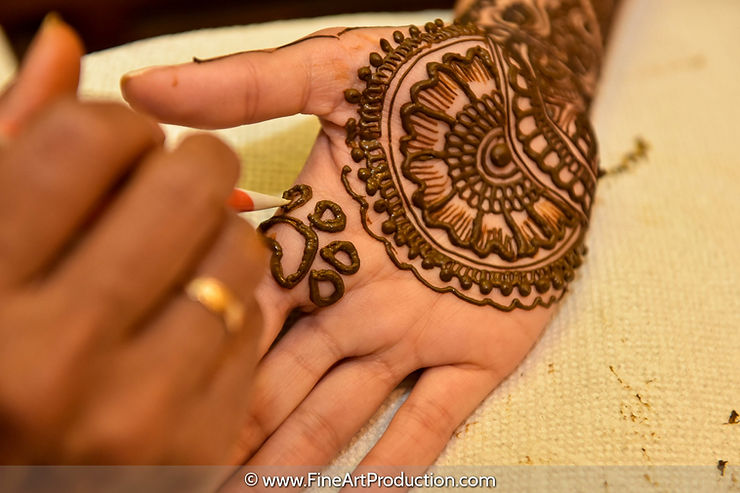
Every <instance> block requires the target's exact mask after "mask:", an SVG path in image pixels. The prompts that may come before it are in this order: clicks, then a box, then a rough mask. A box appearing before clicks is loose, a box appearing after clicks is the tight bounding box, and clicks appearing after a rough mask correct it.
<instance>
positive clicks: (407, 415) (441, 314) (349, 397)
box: [123, 28, 580, 465]
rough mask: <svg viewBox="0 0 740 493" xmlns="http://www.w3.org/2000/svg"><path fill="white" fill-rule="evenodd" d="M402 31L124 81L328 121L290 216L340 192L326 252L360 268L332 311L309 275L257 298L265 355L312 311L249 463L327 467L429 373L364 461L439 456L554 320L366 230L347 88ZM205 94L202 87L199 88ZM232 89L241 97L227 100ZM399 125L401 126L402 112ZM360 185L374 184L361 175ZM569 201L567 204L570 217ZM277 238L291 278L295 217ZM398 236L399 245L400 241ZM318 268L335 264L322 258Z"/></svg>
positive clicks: (284, 356)
mask: <svg viewBox="0 0 740 493" xmlns="http://www.w3.org/2000/svg"><path fill="white" fill-rule="evenodd" d="M393 36H394V31H393V30H392V29H387V28H377V29H369V28H368V29H357V30H342V31H340V30H338V29H336V30H328V31H322V32H321V33H318V34H316V35H314V36H311V37H309V38H307V39H306V40H305V41H303V42H300V43H298V44H295V45H292V46H288V47H286V48H282V49H279V50H275V51H271V52H259V53H258V52H252V53H244V54H240V55H235V56H232V57H227V58H224V59H220V60H217V61H214V62H209V63H208V64H205V65H202V66H198V65H185V66H180V67H174V68H164V69H155V70H154V71H151V72H148V73H145V74H143V75H139V76H137V77H136V78H134V79H130V80H127V81H125V82H124V86H123V87H124V93H125V95H126V96H127V99H128V100H129V101H130V102H132V104H133V105H134V106H135V107H140V108H143V109H145V110H147V111H149V112H151V113H154V114H155V115H156V116H159V117H160V118H162V119H163V120H165V121H169V122H176V123H184V124H191V125H194V126H201V127H214V126H230V125H235V124H238V123H249V122H254V121H259V120H264V119H268V118H271V117H276V116H282V115H286V114H292V113H297V112H304V113H313V114H316V115H318V116H319V117H320V119H321V122H322V131H321V132H320V134H319V136H318V138H317V141H316V143H315V146H314V149H313V151H312V153H311V155H310V157H309V159H308V161H307V163H306V165H305V167H304V169H303V171H302V172H301V174H300V176H299V177H298V179H297V182H298V183H303V184H307V185H310V186H311V187H312V188H313V198H312V199H311V200H310V201H308V202H307V203H306V204H304V205H303V206H301V207H298V208H295V209H293V210H291V211H290V212H289V213H288V215H290V216H292V217H295V218H297V219H299V220H300V221H302V222H303V223H306V224H308V221H307V218H308V214H310V213H311V212H313V211H314V207H315V205H316V203H317V202H318V201H320V200H331V201H333V202H335V203H336V204H337V205H339V206H340V207H341V208H342V209H343V210H344V211H345V213H346V217H347V220H346V227H345V228H344V229H343V231H341V232H338V233H327V232H324V231H317V237H318V242H319V248H322V247H324V246H326V245H328V244H329V243H330V242H332V241H335V240H345V241H351V242H352V243H353V244H354V246H355V247H356V249H357V251H358V253H359V257H360V261H361V267H360V269H359V271H358V272H357V273H356V274H353V275H347V276H343V279H344V281H343V282H344V284H345V289H346V291H345V295H344V297H343V299H341V300H339V301H338V302H336V303H334V304H331V305H329V306H324V307H320V308H316V307H315V306H314V304H313V303H312V302H311V300H310V299H309V288H308V283H309V280H308V276H307V277H306V278H303V279H302V280H301V281H300V283H298V284H297V286H296V287H295V289H292V290H290V291H286V290H285V289H283V288H280V287H279V286H278V285H277V284H276V283H275V281H274V280H273V279H272V278H269V277H268V278H266V279H265V280H264V282H263V284H262V289H261V290H260V291H259V295H258V297H259V301H260V305H261V307H262V309H263V312H264V315H265V320H266V330H265V335H264V338H263V339H264V342H263V351H265V352H266V350H267V347H268V346H270V344H271V343H272V342H273V341H274V340H275V338H276V337H277V335H278V332H279V330H280V327H281V326H282V325H283V322H284V321H285V319H286V317H287V315H288V313H290V312H291V311H292V310H294V309H295V308H303V309H307V310H309V311H308V313H306V314H305V315H304V316H303V317H301V318H300V319H299V320H298V321H297V322H296V323H295V325H294V326H293V327H292V328H291V329H290V330H289V331H288V332H287V333H286V334H285V335H284V336H283V337H282V338H281V339H280V340H279V341H278V342H277V343H276V344H275V345H274V346H273V347H272V349H271V350H270V351H269V352H267V354H266V355H265V357H264V358H263V360H262V363H261V364H260V368H259V370H258V376H257V381H256V383H255V389H256V390H255V392H256V393H255V398H254V401H253V405H252V411H251V413H250V416H249V419H248V420H247V423H246V426H245V433H244V436H243V438H242V441H241V442H240V446H239V450H238V451H237V452H236V458H237V459H238V460H245V459H247V458H248V459H249V463H251V464H259V465H262V464H292V465H301V464H304V465H315V464H321V463H325V462H327V461H329V460H330V459H331V458H332V457H333V456H334V455H335V454H336V453H337V452H338V451H339V450H340V449H341V448H342V447H343V446H344V445H345V444H346V443H347V442H348V441H349V440H350V438H351V437H352V436H353V435H354V434H355V433H356V432H357V430H358V429H359V428H360V427H361V426H362V425H363V424H364V423H365V422H366V421H367V419H369V417H370V416H372V414H373V413H374V412H375V410H376V409H377V408H378V407H379V405H380V404H381V403H382V401H383V400H384V399H385V397H386V396H387V395H388V394H389V393H390V392H391V390H392V389H393V388H395V387H396V386H397V385H398V383H400V381H401V380H402V379H403V378H405V377H406V376H407V375H409V374H411V373H412V372H414V371H416V370H419V369H423V370H424V371H423V373H422V375H421V377H420V379H419V381H418V383H417V384H416V386H415V387H414V389H413V391H412V392H411V394H410V396H409V398H408V399H407V401H406V402H405V403H404V404H403V405H402V407H401V408H400V410H399V411H398V413H397V414H396V416H395V417H394V419H393V421H392V423H391V425H390V426H389V428H388V430H387V431H386V432H385V434H384V436H383V437H382V438H381V440H380V441H379V442H378V443H377V444H376V445H375V447H374V448H373V450H372V451H371V452H370V453H369V454H368V456H367V457H366V458H365V460H364V464H367V465H372V464H383V465H403V464H417V465H425V464H429V463H431V462H432V461H433V460H434V459H435V458H436V456H437V455H438V454H439V453H440V452H441V450H442V448H443V447H444V445H445V444H446V442H447V441H448V440H449V437H450V435H451V434H452V433H453V432H454V429H455V428H456V427H457V426H458V425H459V424H460V423H461V422H462V421H463V420H464V419H465V418H466V417H467V416H468V415H469V414H470V413H471V412H472V411H473V410H474V409H475V407H476V406H477V405H478V404H479V403H480V402H481V401H482V400H483V399H484V398H485V396H486V395H487V394H488V393H489V392H490V391H491V390H492V389H493V388H495V387H496V386H497V385H498V384H499V383H500V381H501V380H502V379H503V378H504V377H505V376H506V375H508V374H509V373H510V372H511V371H512V370H513V369H514V367H515V366H516V365H517V364H518V363H519V362H520V361H521V359H522V358H523V357H524V356H525V355H526V353H527V352H528V351H529V349H530V348H531V346H532V345H533V344H534V342H535V341H536V339H537V337H538V336H539V334H540V333H541V331H542V329H543V328H544V326H545V324H546V322H547V320H548V318H549V316H550V310H548V309H546V308H544V307H542V306H538V307H535V308H534V309H532V310H529V311H523V310H514V311H511V312H505V311H500V310H497V309H495V308H492V307H491V306H478V305H476V304H473V303H468V302H465V301H463V300H461V299H460V298H459V297H457V296H455V295H453V294H452V293H439V292H437V291H434V290H432V289H429V288H428V287H426V286H424V285H423V284H422V283H421V282H420V281H419V279H417V277H416V276H415V275H414V274H413V273H412V272H410V271H408V270H399V269H398V268H397V267H396V265H394V263H393V262H391V260H390V259H389V253H390V252H389V251H386V246H385V245H384V244H383V243H381V242H378V241H376V239H374V238H372V237H371V236H370V235H368V233H367V231H366V230H365V228H364V227H363V224H362V222H361V216H360V214H359V213H358V210H359V206H358V202H357V201H356V200H355V199H354V198H352V197H351V196H350V195H349V194H348V193H347V190H346V187H345V184H344V183H343V181H342V178H343V176H344V173H343V170H344V169H345V166H347V165H348V164H351V163H352V162H353V160H352V157H351V156H350V149H349V148H348V146H347V133H346V131H345V128H344V124H345V122H347V120H348V119H350V118H355V117H356V116H357V112H356V108H355V107H354V106H352V105H350V104H348V103H347V102H346V101H345V100H344V98H343V96H342V92H343V91H344V90H345V89H347V88H348V87H355V88H357V89H359V88H360V86H361V83H360V82H359V81H357V80H355V77H354V74H355V73H356V72H357V69H359V68H360V67H362V66H363V65H365V60H366V57H367V53H368V52H371V51H374V50H375V49H376V47H377V46H378V41H379V39H381V38H390V37H393ZM469 41H470V42H471V43H473V44H474V40H472V41H471V40H469ZM386 51H387V50H386ZM371 62H372V59H371ZM286 67H289V68H290V70H291V73H290V74H289V75H288V76H287V78H286V79H284V82H285V85H286V87H285V88H284V90H283V91H282V92H281V91H276V90H274V88H272V87H271V86H270V85H271V84H272V83H273V82H274V79H273V75H274V73H275V71H276V70H285V69H286ZM223 70H229V71H230V73H231V74H232V77H229V78H228V80H229V81H228V82H223V81H222V78H221V77H220V75H221V73H222V71H223ZM172 77H177V78H178V80H179V85H178V88H177V89H175V88H174V87H173V85H172V84H170V81H171V79H172ZM204 85H206V86H207V85H211V86H214V85H215V86H216V87H215V89H216V90H214V91H213V92H208V93H206V94H205V96H204V95H203V89H202V88H203V86H204ZM219 87H220V88H222V89H223V90H218V89H219ZM247 88H251V91H247ZM245 91H246V93H245ZM194 93H195V94H198V95H200V96H201V97H199V98H192V97H189V96H191V95H193V94H194ZM203 96H204V97H203ZM229 96H232V97H233V98H231V99H230V98H229ZM225 99H229V100H230V101H232V102H233V101H237V102H238V103H237V104H230V105H229V106H226V103H225V102H224V100H225ZM214 109H215V110H216V111H214ZM392 125H393V126H394V128H400V127H401V122H400V121H395V122H392ZM350 188H352V189H353V190H354V191H355V192H356V193H359V194H361V193H363V191H362V190H361V189H360V188H359V187H357V183H355V184H354V186H350ZM552 201H554V202H557V198H555V199H552ZM565 202H566V201H562V203H561V202H557V203H558V204H560V206H561V208H562V209H563V210H567V211H568V212H569V213H570V212H571V209H572V208H569V205H568V204H567V203H565ZM563 204H564V205H563ZM564 215H567V214H564ZM563 221H565V220H563ZM563 221H561V222H558V223H557V224H556V226H557V227H558V228H560V229H562V230H567V228H568V227H570V228H571V229H575V228H574V227H573V226H572V225H567V224H566V226H563ZM375 227H376V228H377V225H376V226H375ZM552 229H555V227H553V228H552ZM579 231H580V230H579ZM554 234H555V233H553V235H554ZM579 234H580V233H579ZM268 235H269V236H270V237H274V239H275V241H277V243H278V244H279V245H280V246H281V247H282V250H283V251H284V252H285V254H286V256H285V258H284V259H283V268H284V270H285V272H286V274H287V273H290V272H293V270H295V265H297V263H298V261H297V259H298V258H299V257H300V256H301V252H302V251H303V250H304V246H305V241H304V239H303V238H302V237H301V236H300V235H298V234H297V233H296V230H295V229H294V228H291V227H288V226H286V225H285V224H282V225H280V226H279V227H274V228H271V229H270V231H268ZM562 235H566V233H562ZM566 236H567V235H566ZM579 238H580V237H579ZM389 245H390V246H389V247H388V248H389V249H390V250H391V251H393V252H395V250H394V249H395V248H396V246H397V245H396V246H394V245H393V244H390V243H389ZM291 256H292V257H293V258H290V257H291ZM392 257H393V255H391V258H392ZM311 268H313V269H331V268H332V267H331V266H330V265H329V264H327V263H326V262H325V261H324V260H322V259H321V258H320V257H319V256H318V255H317V256H316V258H315V260H314V262H313V265H312V266H311ZM324 288H326V286H324V287H323V288H322V293H323V292H324ZM522 293H523V291H522ZM524 297H526V296H524ZM508 300H510V298H509V299H508ZM508 300H506V301H508ZM507 304H508V303H507ZM313 308H315V309H313Z"/></svg>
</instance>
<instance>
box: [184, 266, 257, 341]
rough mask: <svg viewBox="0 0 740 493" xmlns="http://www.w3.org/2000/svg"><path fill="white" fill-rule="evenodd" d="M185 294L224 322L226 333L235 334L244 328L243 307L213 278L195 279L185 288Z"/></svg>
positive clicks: (228, 290)
mask: <svg viewBox="0 0 740 493" xmlns="http://www.w3.org/2000/svg"><path fill="white" fill-rule="evenodd" d="M185 294H187V295H188V298H190V299H191V300H193V301H197V302H198V303H200V304H201V305H203V307H205V309H206V310H208V311H209V312H211V313H213V314H215V315H218V316H219V317H221V319H222V320H223V322H224V326H225V327H226V332H228V333H229V334H236V333H237V332H239V331H241V330H242V327H243V326H244V305H243V304H242V303H241V302H240V301H239V300H238V299H237V298H236V296H234V294H233V293H232V292H231V290H230V289H229V288H228V287H226V285H225V284H224V283H222V282H221V281H219V280H218V279H216V278H213V277H196V278H194V279H193V280H191V281H190V282H189V283H188V284H187V286H185Z"/></svg>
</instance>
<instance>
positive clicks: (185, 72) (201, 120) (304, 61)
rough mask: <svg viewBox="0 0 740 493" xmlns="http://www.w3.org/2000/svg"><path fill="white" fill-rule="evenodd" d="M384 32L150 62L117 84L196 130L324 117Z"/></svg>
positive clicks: (138, 103)
mask: <svg viewBox="0 0 740 493" xmlns="http://www.w3.org/2000/svg"><path fill="white" fill-rule="evenodd" d="M375 31H379V34H378V35H377V36H376V35H375V34H374V32H375ZM387 31H389V30H388V29H377V30H372V29H365V30H363V32H364V33H365V34H364V35H362V34H358V33H357V31H350V32H347V33H345V34H343V35H342V36H341V37H340V36H339V35H338V33H340V32H341V29H340V28H333V29H327V30H324V31H320V32H318V33H315V34H314V35H311V36H308V37H307V38H306V39H305V40H304V41H302V42H298V43H297V44H293V45H288V46H286V47H284V48H278V49H276V50H270V51H252V52H244V53H239V54H234V55H230V56H226V57H222V58H218V59H214V60H212V61H206V62H201V63H196V62H193V63H186V64H182V65H173V66H162V67H152V68H149V69H144V70H141V71H137V72H132V73H130V74H126V75H125V76H124V77H123V79H122V80H121V90H122V93H123V97H124V98H125V99H126V100H127V101H128V102H129V103H130V104H131V105H132V106H133V107H134V108H135V109H137V110H140V111H144V112H147V113H150V114H151V115H153V116H155V117H156V118H158V119H160V120H161V121H164V122H169V123H177V124H180V125H188V126H194V127H200V128H221V127H233V126H236V125H241V124H244V123H253V122H257V121H263V120H268V119H271V118H276V117H280V116H287V115H292V114H296V113H311V114H316V115H320V116H326V115H328V114H329V113H331V112H332V111H333V110H334V109H335V108H336V107H337V106H338V105H339V104H341V103H342V102H343V95H342V91H344V89H346V88H348V87H351V86H352V84H353V82H354V81H355V79H356V77H357V75H356V72H357V69H359V68H360V67H362V66H364V65H367V60H366V58H365V56H364V55H363V56H358V54H359V53H367V49H369V48H373V49H374V48H375V46H376V45H377V39H378V37H379V36H380V35H381V34H380V33H381V32H382V33H383V34H386V35H387V34H388V33H387ZM389 32H392V31H389ZM368 33H370V34H372V35H368ZM350 41H351V42H350Z"/></svg>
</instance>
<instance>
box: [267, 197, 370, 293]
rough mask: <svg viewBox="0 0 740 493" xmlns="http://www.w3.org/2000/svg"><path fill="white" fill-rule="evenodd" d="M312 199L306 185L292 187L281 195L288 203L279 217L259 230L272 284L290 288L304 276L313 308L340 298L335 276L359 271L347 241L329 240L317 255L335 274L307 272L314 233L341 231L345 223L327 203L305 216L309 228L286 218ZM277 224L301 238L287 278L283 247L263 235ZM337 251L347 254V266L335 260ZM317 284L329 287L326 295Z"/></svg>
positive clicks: (341, 289) (313, 254)
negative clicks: (300, 248)
mask: <svg viewBox="0 0 740 493" xmlns="http://www.w3.org/2000/svg"><path fill="white" fill-rule="evenodd" d="M312 196H313V191H312V189H311V187H310V186H308V185H296V186H294V187H293V188H291V189H290V190H288V191H286V192H285V193H283V198H285V199H289V200H290V203H288V204H286V205H284V206H283V207H281V214H276V215H275V216H273V217H271V218H269V219H267V220H266V221H264V222H263V223H262V224H260V227H259V231H260V232H261V233H262V234H263V235H264V239H265V242H266V243H267V245H268V247H269V248H270V250H271V251H272V257H271V258H270V272H271V273H272V277H273V279H275V282H277V283H278V284H279V285H280V286H281V287H283V288H286V289H293V288H294V287H296V286H297V285H298V284H299V283H300V282H301V281H302V280H303V279H304V278H305V277H306V275H308V278H309V279H308V280H309V283H308V285H309V298H310V299H311V301H312V302H313V303H314V304H315V305H316V306H319V307H323V306H328V305H331V304H334V303H336V302H337V301H339V299H340V298H341V297H342V296H343V295H344V281H343V280H342V277H341V276H340V275H339V274H344V275H352V274H355V273H356V272H357V271H358V270H360V257H359V255H358V253H357V249H356V248H355V246H354V244H352V243H351V242H349V241H333V242H331V243H329V245H327V246H325V247H323V248H322V249H321V250H320V252H319V253H320V255H321V258H322V259H324V261H325V262H326V263H328V264H329V265H331V266H332V267H334V268H335V269H336V270H337V271H338V273H337V272H334V271H332V270H329V269H320V270H316V269H313V270H312V269H311V267H312V265H313V263H314V260H315V259H316V252H317V251H318V249H319V236H318V234H317V233H316V230H319V231H324V232H327V233H338V232H341V231H344V228H345V226H346V224H347V217H346V216H345V214H344V211H343V210H342V208H341V207H340V206H339V205H338V204H336V203H334V202H332V201H330V200H322V201H319V202H317V203H316V206H315V208H314V211H313V212H312V213H311V214H309V215H308V220H309V223H310V225H309V224H306V223H304V222H303V221H301V220H300V219H298V218H296V217H292V216H288V215H287V213H288V212H292V211H293V210H295V209H299V208H301V207H303V206H304V205H305V204H306V203H307V202H308V201H309V200H311V197H312ZM327 211H329V212H331V215H332V216H333V217H331V218H329V219H327V218H325V216H326V212H327ZM278 224H286V225H289V226H291V227H292V228H293V229H295V230H296V231H297V232H298V233H299V234H300V235H301V236H302V237H303V239H304V245H303V253H302V256H301V261H300V263H299V264H298V268H297V269H296V271H295V272H294V273H292V274H289V275H285V273H284V270H283V247H282V246H281V245H280V243H278V241H277V240H276V239H275V238H274V237H271V236H268V235H267V232H268V231H270V230H271V229H272V228H273V227H275V226H277V225H278ZM338 252H344V253H345V254H346V255H347V257H348V259H349V263H348V264H347V263H344V262H342V261H341V260H340V259H339V258H337V256H336V254H337V253H338ZM320 282H327V283H329V284H331V287H332V291H331V292H330V294H328V295H323V294H321V289H320V288H321V286H320V284H319V283H320Z"/></svg>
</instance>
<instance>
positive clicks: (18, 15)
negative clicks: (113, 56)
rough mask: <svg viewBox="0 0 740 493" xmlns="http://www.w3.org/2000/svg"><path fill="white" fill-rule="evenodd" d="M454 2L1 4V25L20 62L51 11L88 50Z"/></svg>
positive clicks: (77, 0)
mask: <svg viewBox="0 0 740 493" xmlns="http://www.w3.org/2000/svg"><path fill="white" fill-rule="evenodd" d="M453 3H454V0H373V1H371V2H357V1H351V0H310V1H308V0H306V1H304V0H270V1H266V0H261V1H260V0H208V1H204V0H0V26H2V28H3V29H4V30H5V34H6V36H7V37H8V39H9V41H10V45H11V47H12V50H13V52H14V53H15V55H16V57H20V55H22V54H23V53H24V51H25V49H26V48H27V47H28V44H29V43H30V41H31V38H32V37H33V35H34V33H35V32H36V29H38V26H39V24H40V23H41V20H42V19H43V17H44V16H45V15H46V14H47V13H48V12H49V11H52V10H54V11H56V12H58V13H60V14H61V15H62V17H64V18H65V19H66V20H67V21H68V22H69V23H71V24H72V25H73V26H74V27H75V28H77V29H78V31H79V32H80V33H81V35H82V38H83V39H84V40H85V44H86V46H87V50H88V51H98V50H102V49H105V48H110V47H112V46H116V45H120V44H123V43H127V42H130V41H135V40H137V39H144V38H149V37H152V36H158V35H160V34H170V33H176V32H182V31H190V30H193V29H200V28H206V27H220V26H231V25H238V24H251V23H254V22H265V21H271V20H278V19H293V18H300V17H317V16H321V15H332V14H343V13H350V12H390V11H414V10H422V9H432V8H452V5H453Z"/></svg>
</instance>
